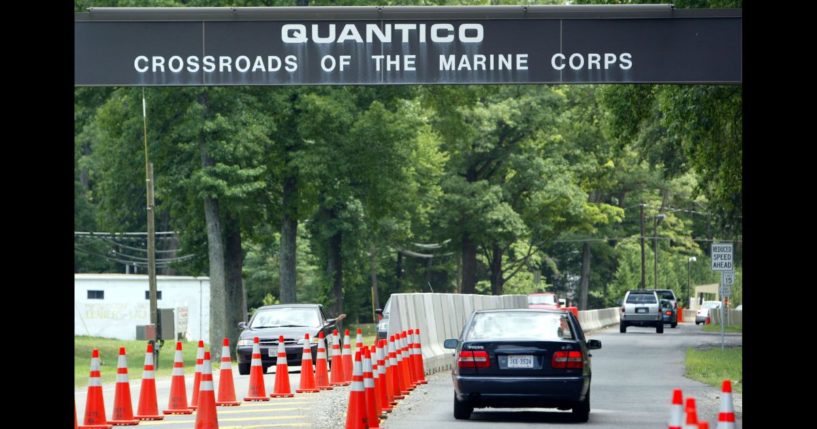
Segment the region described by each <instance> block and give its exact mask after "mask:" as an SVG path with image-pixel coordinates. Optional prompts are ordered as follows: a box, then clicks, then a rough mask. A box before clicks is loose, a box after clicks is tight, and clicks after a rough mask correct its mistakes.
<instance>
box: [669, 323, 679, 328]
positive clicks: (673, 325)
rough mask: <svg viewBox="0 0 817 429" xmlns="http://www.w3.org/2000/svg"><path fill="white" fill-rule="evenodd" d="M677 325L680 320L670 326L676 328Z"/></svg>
mask: <svg viewBox="0 0 817 429" xmlns="http://www.w3.org/2000/svg"><path fill="white" fill-rule="evenodd" d="M676 326H678V322H672V324H671V325H669V327H670V328H675V327H676Z"/></svg>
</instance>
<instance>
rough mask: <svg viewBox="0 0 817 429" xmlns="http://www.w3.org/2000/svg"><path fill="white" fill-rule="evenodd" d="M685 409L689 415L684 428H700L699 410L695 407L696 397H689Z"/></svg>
mask: <svg viewBox="0 0 817 429" xmlns="http://www.w3.org/2000/svg"><path fill="white" fill-rule="evenodd" d="M684 411H686V415H687V416H686V423H685V424H684V429H698V411H697V410H696V409H695V398H693V397H688V398H687V402H686V407H685V409H684Z"/></svg>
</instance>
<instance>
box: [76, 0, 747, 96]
mask: <svg viewBox="0 0 817 429" xmlns="http://www.w3.org/2000/svg"><path fill="white" fill-rule="evenodd" d="M542 8H544V9H542ZM180 9H181V10H180ZM294 9H296V8H248V10H246V11H241V12H244V13H240V14H238V13H236V10H237V9H230V8H207V9H196V8H176V9H172V10H171V9H162V8H150V9H141V10H140V9H119V10H116V9H104V10H93V11H91V12H90V13H78V14H77V15H76V21H75V66H74V67H75V84H76V85H81V86H90V85H105V86H114V85H116V86H118V85H138V86H158V85H165V86H181V85H301V84H309V85H344V84H449V83H640V82H656V83H660V82H666V83H740V82H741V79H742V75H741V72H742V68H741V63H742V52H741V50H742V45H741V41H742V36H741V18H740V12H739V11H734V10H714V11H713V10H686V11H684V13H679V12H681V11H678V10H674V9H671V8H670V7H667V8H666V12H663V11H664V9H660V10H659V9H656V8H651V9H648V10H649V11H651V12H649V13H643V11H644V9H638V10H639V11H642V12H641V13H635V12H634V11H636V9H633V8H629V9H618V10H617V9H616V8H612V7H606V8H603V9H604V11H611V10H612V11H613V12H608V13H606V14H604V13H601V11H598V10H597V13H594V14H587V13H585V12H586V11H589V10H590V9H588V8H587V7H584V8H579V9H578V10H579V11H581V12H582V13H580V14H577V13H571V12H575V10H576V9H571V8H570V7H561V8H560V9H559V10H561V11H565V10H567V13H564V12H562V13H556V12H554V9H552V8H551V9H548V8H546V7H541V8H533V7H531V8H525V12H524V13H522V12H521V11H522V9H520V8H519V7H516V8H511V7H505V8H479V9H480V10H486V9H487V10H489V11H495V10H502V11H503V12H504V13H499V14H497V16H498V17H499V18H496V19H492V18H491V15H490V14H486V13H482V12H480V13H474V10H470V11H469V8H433V7H432V8H428V7H426V8H391V9H390V10H391V11H393V12H392V13H391V14H386V13H384V10H385V9H387V8H379V9H375V8H297V9H298V10H297V11H294V12H293V10H294ZM319 9H323V10H329V12H338V10H340V9H346V10H347V11H348V10H349V9H356V13H355V14H349V13H346V15H349V16H354V17H355V19H339V20H334V19H326V18H325V16H332V14H331V13H329V12H327V15H323V16H322V15H319V11H318V10H319ZM598 9H602V8H598ZM278 10H280V11H282V12H287V13H280V14H278V15H276V11H278ZM306 10H309V12H310V13H304V11H306ZM406 11H410V12H411V13H406ZM435 11H436V12H437V13H435ZM252 12H255V13H252ZM298 12H301V13H300V16H299V15H298V14H297V13H298ZM399 12H403V13H399ZM442 12H445V13H442ZM514 12H515V13H514ZM536 12H539V13H538V14H537V13H536ZM587 15H591V16H589V17H588V16H587ZM664 15H666V16H664ZM406 16H411V17H412V18H415V19H404V18H405V17H406ZM486 16H487V17H488V18H486ZM422 17H424V18H422ZM276 18H279V19H276ZM388 18H391V19H388ZM417 18H420V19H417Z"/></svg>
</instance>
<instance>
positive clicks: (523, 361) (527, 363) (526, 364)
mask: <svg viewBox="0 0 817 429" xmlns="http://www.w3.org/2000/svg"><path fill="white" fill-rule="evenodd" d="M508 368H533V356H532V355H514V356H508Z"/></svg>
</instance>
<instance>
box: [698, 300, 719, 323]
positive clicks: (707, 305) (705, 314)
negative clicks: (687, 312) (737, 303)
mask: <svg viewBox="0 0 817 429" xmlns="http://www.w3.org/2000/svg"><path fill="white" fill-rule="evenodd" d="M718 308H721V302H720V301H704V303H703V304H702V305H701V308H699V309H698V312H697V313H695V324H696V325H699V324H701V323H706V319H708V318H709V310H712V309H718Z"/></svg>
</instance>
